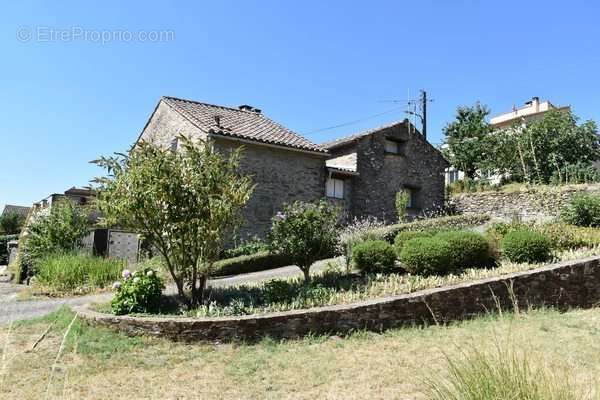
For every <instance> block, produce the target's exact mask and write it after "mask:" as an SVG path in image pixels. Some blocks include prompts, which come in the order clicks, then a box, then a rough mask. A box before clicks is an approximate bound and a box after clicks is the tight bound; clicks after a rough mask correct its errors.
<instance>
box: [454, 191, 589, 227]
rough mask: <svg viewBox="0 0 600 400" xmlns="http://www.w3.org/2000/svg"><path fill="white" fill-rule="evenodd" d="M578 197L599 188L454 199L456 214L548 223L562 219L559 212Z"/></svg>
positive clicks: (464, 195)
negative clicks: (555, 219)
mask: <svg viewBox="0 0 600 400" xmlns="http://www.w3.org/2000/svg"><path fill="white" fill-rule="evenodd" d="M578 193H596V194H599V193H600V185H598V184H593V185H572V186H559V187H551V186H546V187H540V188H536V187H534V188H532V189H524V190H521V191H518V192H510V193H504V192H479V193H461V194H458V195H456V196H453V197H452V203H453V205H454V207H455V208H456V211H457V212H459V213H464V214H488V215H490V216H491V217H493V218H498V219H502V220H512V219H514V218H519V219H521V220H523V221H530V220H535V221H545V220H549V219H553V218H556V217H558V216H559V214H560V210H561V209H562V208H563V206H565V205H566V204H567V203H568V202H569V201H570V200H571V198H572V197H573V196H574V195H576V194H578Z"/></svg>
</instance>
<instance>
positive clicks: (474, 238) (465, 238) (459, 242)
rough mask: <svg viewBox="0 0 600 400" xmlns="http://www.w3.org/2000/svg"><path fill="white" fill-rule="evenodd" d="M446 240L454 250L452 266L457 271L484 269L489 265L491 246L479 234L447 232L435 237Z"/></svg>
mask: <svg viewBox="0 0 600 400" xmlns="http://www.w3.org/2000/svg"><path fill="white" fill-rule="evenodd" d="M435 238H436V239H441V240H445V241H446V242H448V244H450V248H451V250H452V264H453V269H454V270H455V271H459V270H462V269H464V268H468V267H482V266H485V265H487V264H489V261H490V246H489V244H488V241H487V240H486V239H485V237H483V235H481V234H480V233H477V232H472V231H447V232H441V233H438V234H436V235H435Z"/></svg>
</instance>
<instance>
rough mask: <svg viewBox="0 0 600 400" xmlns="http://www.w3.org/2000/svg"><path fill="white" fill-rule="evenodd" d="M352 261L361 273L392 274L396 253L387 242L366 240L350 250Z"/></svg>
mask: <svg viewBox="0 0 600 400" xmlns="http://www.w3.org/2000/svg"><path fill="white" fill-rule="evenodd" d="M352 261H353V262H354V265H355V266H356V268H358V269H359V270H360V271H361V272H365V273H375V272H392V270H393V269H394V266H395V263H396V252H395V251H394V247H393V246H392V245H391V244H389V243H388V242H384V241H383V240H367V241H366V242H362V243H358V244H357V245H355V246H354V247H353V248H352Z"/></svg>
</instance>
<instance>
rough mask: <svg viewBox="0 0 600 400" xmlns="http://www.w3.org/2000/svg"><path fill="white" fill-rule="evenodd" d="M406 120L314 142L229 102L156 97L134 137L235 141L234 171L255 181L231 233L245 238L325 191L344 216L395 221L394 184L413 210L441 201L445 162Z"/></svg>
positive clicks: (166, 142)
mask: <svg viewBox="0 0 600 400" xmlns="http://www.w3.org/2000/svg"><path fill="white" fill-rule="evenodd" d="M409 124H410V123H409V122H408V120H404V121H402V122H398V123H395V124H392V125H389V126H386V127H382V128H378V129H375V130H371V131H368V132H364V133H361V134H357V135H352V136H350V137H348V138H344V139H340V140H338V141H335V142H331V143H326V144H324V145H318V144H315V143H312V142H310V141H309V140H307V139H305V138H303V137H302V136H300V135H298V134H296V133H294V132H292V131H291V130H289V129H288V128H286V127H284V126H282V125H281V124H279V123H277V122H275V121H273V120H271V119H269V118H267V117H266V116H265V115H264V114H263V113H262V112H261V110H259V109H256V108H254V107H252V106H249V105H242V106H240V107H238V108H230V107H223V106H219V105H213V104H207V103H201V102H197V101H191V100H184V99H179V98H175V97H162V98H161V99H160V101H159V102H158V104H157V105H156V107H155V109H154V111H153V113H152V115H151V116H150V118H149V120H148V121H147V123H146V125H145V127H144V128H143V130H142V132H141V133H140V135H139V137H138V141H140V140H145V141H150V142H154V143H158V144H160V145H162V146H164V147H168V148H171V149H173V150H176V149H177V148H178V145H179V143H178V139H177V138H178V136H180V135H186V136H188V137H194V138H200V139H203V140H206V141H209V142H211V143H212V144H213V145H214V146H215V147H216V148H217V149H219V150H221V151H223V152H227V151H229V150H230V149H232V148H235V147H238V146H240V145H243V146H244V148H245V150H244V158H243V160H242V165H241V170H242V171H241V172H242V173H244V174H247V175H250V176H252V178H253V180H254V182H255V183H256V184H257V186H256V189H255V191H254V193H253V195H252V197H251V199H250V201H249V202H248V204H247V205H246V207H245V208H244V210H243V214H244V220H245V222H244V224H243V226H242V227H241V229H240V230H239V232H237V236H238V237H239V238H241V239H247V238H249V237H252V236H258V237H261V238H262V237H264V236H265V234H266V233H267V231H268V230H269V228H270V227H271V218H272V217H273V215H275V214H276V213H277V212H278V211H280V210H281V209H282V208H283V206H284V204H285V203H290V202H293V201H295V200H301V201H314V200H318V199H321V198H324V197H327V198H329V199H331V201H333V202H336V203H339V204H341V205H342V206H343V207H344V209H345V210H346V212H347V216H348V217H353V216H369V215H372V216H375V217H377V218H385V219H387V220H388V221H390V220H395V219H396V216H395V208H394V198H395V194H396V192H397V191H398V190H400V189H401V188H405V189H407V190H410V191H411V199H412V200H411V201H412V203H411V206H412V207H411V211H412V212H413V213H417V212H419V211H426V210H428V209H431V208H433V207H435V206H442V205H443V199H444V175H443V174H444V168H446V167H447V163H446V161H445V160H444V158H443V157H442V155H441V153H440V152H439V151H438V150H437V149H435V148H434V147H433V146H431V144H429V143H428V142H427V141H426V140H425V138H424V137H423V136H422V135H420V134H418V133H417V132H414V133H409V130H408V126H409ZM411 129H412V130H414V127H412V125H411ZM136 143H137V142H136ZM394 146H395V147H394Z"/></svg>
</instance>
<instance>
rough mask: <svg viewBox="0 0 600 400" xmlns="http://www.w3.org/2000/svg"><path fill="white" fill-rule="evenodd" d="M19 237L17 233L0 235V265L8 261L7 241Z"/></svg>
mask: <svg viewBox="0 0 600 400" xmlns="http://www.w3.org/2000/svg"><path fill="white" fill-rule="evenodd" d="M17 239H19V235H0V265H6V264H7V263H8V248H7V247H6V246H7V245H8V242H10V241H11V240H17Z"/></svg>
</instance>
